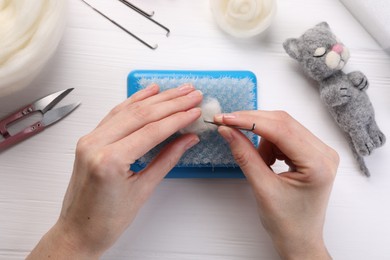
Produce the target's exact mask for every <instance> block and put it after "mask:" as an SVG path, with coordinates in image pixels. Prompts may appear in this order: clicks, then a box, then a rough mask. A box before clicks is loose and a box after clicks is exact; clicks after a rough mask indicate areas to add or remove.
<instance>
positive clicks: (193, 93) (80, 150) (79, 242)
mask: <svg viewBox="0 0 390 260" xmlns="http://www.w3.org/2000/svg"><path fill="white" fill-rule="evenodd" d="M201 100H202V93H201V92H199V91H197V90H195V89H194V87H193V86H192V85H183V86H181V87H179V88H176V89H171V90H167V91H165V92H161V93H159V87H158V86H157V85H151V86H149V87H148V88H146V89H144V90H141V91H140V92H138V93H136V94H134V95H133V96H132V97H130V98H129V99H128V100H126V101H125V102H123V103H122V104H120V105H118V106H117V107H116V108H114V109H113V110H112V111H111V112H110V113H109V114H108V115H107V116H106V117H105V118H104V119H103V120H102V122H101V123H100V124H99V125H98V126H97V128H96V129H94V130H93V131H92V132H91V133H90V134H88V135H86V136H84V137H82V138H81V139H80V141H79V142H78V144H77V149H76V159H75V163H74V171H73V175H72V178H71V180H70V184H69V187H68V190H67V192H66V195H65V198H64V202H63V206H62V211H61V215H60V217H59V219H58V222H57V223H56V224H55V226H54V227H53V228H52V229H51V230H50V231H49V232H48V233H47V234H46V235H45V236H44V237H43V238H42V240H41V241H40V243H39V244H38V246H37V247H36V248H35V249H34V251H33V252H32V253H31V254H30V256H29V258H28V259H44V258H48V257H49V256H50V257H51V258H52V259H63V258H65V259H85V258H88V259H90V258H98V257H99V256H100V255H101V254H102V253H103V252H104V251H105V250H107V249H108V248H109V247H110V246H112V245H113V244H114V242H115V241H116V240H117V239H118V238H119V236H120V235H121V234H122V233H123V232H124V230H125V229H126V228H127V227H128V226H129V225H130V223H131V222H132V221H133V219H134V218H135V216H136V214H137V212H138V210H139V209H140V208H141V206H142V205H143V204H144V202H145V201H146V200H147V199H148V197H149V196H150V195H151V193H152V192H153V190H154V189H155V187H156V186H157V184H159V183H160V181H161V180H162V179H163V178H164V176H165V175H166V174H167V173H168V172H169V171H170V170H171V169H172V168H173V167H174V166H175V165H176V163H177V162H178V160H179V159H180V157H181V156H182V155H183V153H184V152H185V151H186V150H188V149H189V148H191V147H192V146H193V145H195V144H196V143H197V142H198V141H199V139H198V137H197V136H196V135H193V134H188V135H184V136H181V137H180V138H178V139H176V140H175V141H173V142H172V143H170V144H169V145H168V146H167V147H166V148H165V149H164V150H163V151H162V152H161V153H160V154H159V156H158V157H157V158H156V159H154V161H152V162H151V163H150V164H149V165H148V166H147V167H146V168H145V169H144V170H142V171H141V172H139V173H134V172H131V171H130V170H129V169H130V165H131V164H132V163H134V162H135V161H136V160H137V159H138V158H140V157H141V156H143V155H144V154H145V153H147V152H148V151H149V150H150V149H152V148H153V147H155V146H156V145H157V144H159V143H161V142H162V141H164V140H165V139H167V138H168V137H169V136H171V135H172V134H174V133H175V132H177V131H178V130H179V129H181V128H184V127H186V126H187V125H189V124H191V123H192V122H194V121H195V120H196V119H197V118H198V117H199V116H200V115H201V111H200V109H199V108H196V106H197V105H198V104H199V103H200V102H201Z"/></svg>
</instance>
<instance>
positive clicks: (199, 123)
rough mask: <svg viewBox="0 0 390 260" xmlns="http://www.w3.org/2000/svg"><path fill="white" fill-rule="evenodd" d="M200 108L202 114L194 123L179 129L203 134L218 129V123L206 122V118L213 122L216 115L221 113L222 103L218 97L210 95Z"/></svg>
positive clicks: (184, 132)
mask: <svg viewBox="0 0 390 260" xmlns="http://www.w3.org/2000/svg"><path fill="white" fill-rule="evenodd" d="M200 108H201V109H202V115H201V116H200V117H199V118H198V120H196V121H195V122H194V123H192V124H191V125H189V126H187V127H186V128H183V129H181V130H180V131H179V132H180V133H182V134H186V133H193V134H201V133H203V132H207V131H215V130H216V129H217V126H216V125H213V124H210V123H205V122H204V120H206V121H211V122H213V121H214V115H216V114H220V113H221V105H220V104H219V101H218V99H215V98H211V97H208V98H206V99H204V100H203V102H202V103H201V105H200Z"/></svg>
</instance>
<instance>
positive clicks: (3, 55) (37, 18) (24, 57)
mask: <svg viewBox="0 0 390 260" xmlns="http://www.w3.org/2000/svg"><path fill="white" fill-rule="evenodd" d="M65 13H66V0H0V96H1V95H6V94H9V93H12V92H14V91H17V90H20V89H21V88H23V87H25V86H27V85H28V84H29V83H30V82H31V81H32V80H33V79H34V78H35V77H36V76H37V75H38V73H39V72H40V71H41V69H42V68H43V67H44V65H45V64H46V62H47V61H48V60H49V58H50V57H51V55H52V54H53V53H54V51H55V49H56V48H57V46H58V43H59V41H60V39H61V36H62V33H63V30H64V27H65Z"/></svg>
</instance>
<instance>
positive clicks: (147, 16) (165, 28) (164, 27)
mask: <svg viewBox="0 0 390 260" xmlns="http://www.w3.org/2000/svg"><path fill="white" fill-rule="evenodd" d="M82 1H83V0H82ZM118 1H119V2H121V3H122V4H124V5H126V6H128V7H130V8H131V9H133V10H134V11H136V12H137V13H139V14H141V15H142V16H144V17H145V18H146V19H148V20H149V21H151V22H153V23H155V24H157V25H158V26H160V27H161V28H163V29H164V30H165V31H166V32H167V34H166V36H167V37H168V36H169V34H170V33H171V31H170V30H169V28H167V27H166V26H164V25H162V24H161V23H159V22H157V21H156V20H154V19H153V18H151V17H150V16H149V15H145V11H142V10H141V9H139V8H138V7H137V8H133V6H134V5H132V4H131V3H129V2H128V1H126V0H118Z"/></svg>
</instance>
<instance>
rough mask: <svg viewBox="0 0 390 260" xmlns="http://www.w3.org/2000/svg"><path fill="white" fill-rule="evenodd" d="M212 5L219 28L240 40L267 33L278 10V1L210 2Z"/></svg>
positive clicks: (226, 0)
mask: <svg viewBox="0 0 390 260" xmlns="http://www.w3.org/2000/svg"><path fill="white" fill-rule="evenodd" d="M210 5H211V11H212V13H213V15H214V19H215V21H216V22H217V24H218V25H219V27H220V28H221V29H222V30H224V31H225V32H227V33H229V34H230V35H232V36H235V37H239V38H247V37H253V36H256V35H258V34H260V33H262V32H263V31H265V30H266V29H267V28H268V27H269V26H270V25H271V22H272V20H273V18H274V17H275V14H276V9H277V3H276V0H210Z"/></svg>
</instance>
